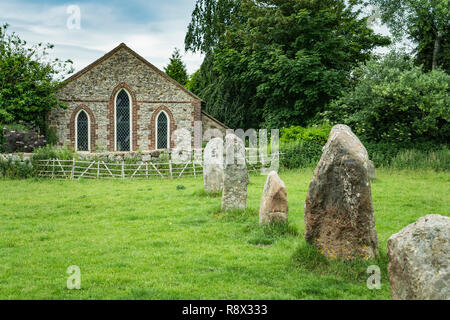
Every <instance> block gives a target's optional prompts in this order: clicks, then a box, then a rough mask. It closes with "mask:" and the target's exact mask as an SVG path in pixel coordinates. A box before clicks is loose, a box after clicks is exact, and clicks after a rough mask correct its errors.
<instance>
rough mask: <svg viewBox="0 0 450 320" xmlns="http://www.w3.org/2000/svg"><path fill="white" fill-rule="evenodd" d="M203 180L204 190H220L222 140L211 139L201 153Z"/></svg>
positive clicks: (221, 180) (221, 182)
mask: <svg viewBox="0 0 450 320" xmlns="http://www.w3.org/2000/svg"><path fill="white" fill-rule="evenodd" d="M203 157H204V158H203V181H204V184H205V190H206V192H220V191H222V188H223V140H222V139H221V138H214V139H211V140H210V141H209V142H208V144H207V145H206V147H205V151H204V154H203Z"/></svg>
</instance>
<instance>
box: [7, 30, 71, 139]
mask: <svg viewBox="0 0 450 320" xmlns="http://www.w3.org/2000/svg"><path fill="white" fill-rule="evenodd" d="M7 29H8V25H7V24H4V25H3V26H0V123H3V124H9V123H13V122H19V121H24V122H26V123H29V124H31V125H33V126H34V127H36V128H37V129H39V130H40V132H41V133H44V131H45V129H46V116H47V114H48V112H49V111H50V110H51V109H52V108H53V107H55V106H57V105H60V106H63V107H64V106H65V105H64V104H63V103H62V102H60V101H58V99H57V97H56V90H55V89H56V88H57V87H58V86H59V85H60V83H61V80H62V78H63V77H64V76H65V75H67V74H68V73H70V72H72V71H73V69H72V68H71V67H70V64H71V63H72V61H70V60H66V61H60V60H59V59H54V60H52V59H50V58H49V57H48V55H49V50H51V49H52V48H53V45H51V44H46V45H43V44H41V43H39V44H38V45H34V46H29V45H28V44H27V42H26V41H24V40H22V39H20V37H19V36H18V35H17V34H15V33H8V32H7Z"/></svg>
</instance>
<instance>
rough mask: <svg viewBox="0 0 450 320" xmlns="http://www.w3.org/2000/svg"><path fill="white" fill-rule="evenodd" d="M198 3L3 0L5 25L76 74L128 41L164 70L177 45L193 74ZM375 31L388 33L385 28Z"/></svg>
mask: <svg viewBox="0 0 450 320" xmlns="http://www.w3.org/2000/svg"><path fill="white" fill-rule="evenodd" d="M194 4H195V0H128V1H127V0H122V1H118V0H108V1H95V2H94V1H83V0H82V1H76V2H73V1H63V0H39V1H31V0H0V23H1V24H3V23H5V22H7V23H9V24H10V31H15V32H16V33H17V34H19V36H20V37H21V38H22V39H24V40H27V41H28V42H29V43H31V44H35V43H39V42H44V43H47V42H49V43H52V44H54V45H55V48H54V49H53V50H52V51H51V52H52V55H53V56H54V57H58V58H61V59H71V60H72V61H73V62H74V64H73V66H74V68H75V71H78V70H80V69H82V68H83V67H85V66H87V65H88V64H90V63H91V62H93V61H95V60H96V59H98V58H100V57H101V56H102V55H104V54H105V53H106V52H108V51H110V50H111V49H113V48H114V47H116V46H117V45H119V44H120V43H121V42H124V43H125V44H126V45H128V46H129V47H130V48H131V49H133V50H135V51H136V52H137V53H138V54H140V55H142V56H143V57H144V58H146V59H147V60H148V61H150V62H151V63H152V64H154V65H155V66H157V67H158V68H160V69H163V67H164V66H166V65H167V63H168V61H169V57H170V55H171V54H172V52H173V50H174V48H175V47H177V48H179V49H181V50H182V52H183V55H184V56H183V61H184V62H185V63H186V66H187V69H188V72H189V73H190V74H191V73H193V72H194V71H196V70H197V69H198V68H199V67H200V64H201V62H202V56H201V55H200V54H195V55H194V54H190V53H186V54H185V53H184V36H185V34H186V29H187V25H188V23H189V21H190V18H191V13H192V10H193V8H194ZM71 5H76V6H78V7H79V9H80V28H79V29H78V28H77V26H76V19H73V15H72V14H70V13H68V12H67V11H68V8H69V6H71ZM72 13H73V11H72ZM68 20H69V25H70V26H71V27H70V28H69V27H68V26H67V24H68ZM375 29H376V30H378V31H380V32H382V33H386V29H385V28H380V27H377V26H375Z"/></svg>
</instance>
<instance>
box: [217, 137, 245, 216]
mask: <svg viewBox="0 0 450 320" xmlns="http://www.w3.org/2000/svg"><path fill="white" fill-rule="evenodd" d="M248 182H249V179H248V170H247V164H246V162H245V145H244V142H243V141H242V140H241V139H240V138H238V137H237V136H236V135H235V134H232V133H229V134H227V135H226V137H225V164H224V175H223V193H222V210H224V211H227V210H233V209H237V210H244V209H245V208H246V205H247V185H248Z"/></svg>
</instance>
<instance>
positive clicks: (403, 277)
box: [388, 214, 450, 300]
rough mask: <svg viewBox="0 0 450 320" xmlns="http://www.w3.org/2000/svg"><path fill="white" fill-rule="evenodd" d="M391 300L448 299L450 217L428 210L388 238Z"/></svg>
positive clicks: (449, 293)
mask: <svg viewBox="0 0 450 320" xmlns="http://www.w3.org/2000/svg"><path fill="white" fill-rule="evenodd" d="M388 257H389V266H388V272H389V282H390V284H391V296H392V299H394V300H416V299H419V300H449V299H450V218H449V217H445V216H441V215H438V214H430V215H427V216H424V217H422V218H420V219H419V220H417V221H416V222H414V223H412V224H410V225H408V226H407V227H405V228H403V229H402V230H400V232H398V233H396V234H394V235H392V236H391V237H390V238H389V240H388Z"/></svg>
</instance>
